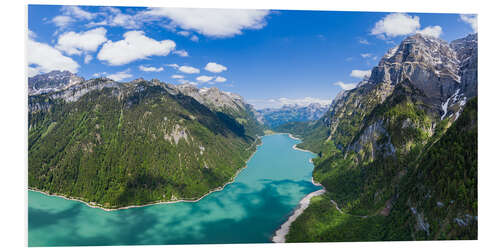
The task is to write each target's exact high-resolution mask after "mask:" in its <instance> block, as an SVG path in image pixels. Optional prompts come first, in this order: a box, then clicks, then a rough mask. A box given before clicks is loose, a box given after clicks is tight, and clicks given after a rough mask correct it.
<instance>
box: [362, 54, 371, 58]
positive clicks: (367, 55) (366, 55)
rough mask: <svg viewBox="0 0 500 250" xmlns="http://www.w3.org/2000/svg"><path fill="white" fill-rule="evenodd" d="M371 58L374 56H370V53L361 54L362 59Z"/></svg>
mask: <svg viewBox="0 0 500 250" xmlns="http://www.w3.org/2000/svg"><path fill="white" fill-rule="evenodd" d="M371 56H372V54H370V53H364V54H361V57H363V58H368V57H371Z"/></svg>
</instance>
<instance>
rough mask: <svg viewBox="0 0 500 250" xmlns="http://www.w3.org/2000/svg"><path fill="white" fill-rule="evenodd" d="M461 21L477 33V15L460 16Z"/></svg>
mask: <svg viewBox="0 0 500 250" xmlns="http://www.w3.org/2000/svg"><path fill="white" fill-rule="evenodd" d="M460 20H462V21H464V22H466V23H468V24H469V25H470V27H471V28H472V30H473V31H474V33H476V32H477V15H474V14H460Z"/></svg>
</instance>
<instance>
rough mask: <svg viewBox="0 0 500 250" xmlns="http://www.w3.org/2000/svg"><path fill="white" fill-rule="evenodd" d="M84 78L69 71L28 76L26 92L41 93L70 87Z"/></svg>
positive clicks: (31, 93)
mask: <svg viewBox="0 0 500 250" xmlns="http://www.w3.org/2000/svg"><path fill="white" fill-rule="evenodd" d="M84 80H85V79H83V78H82V77H79V76H77V75H75V74H73V73H71V72H69V71H59V70H55V71H51V72H49V73H46V74H40V75H36V76H34V77H29V78H28V93H29V94H30V95H33V94H42V93H47V92H51V91H56V90H60V89H64V88H68V87H71V86H73V85H76V84H78V83H81V82H83V81H84Z"/></svg>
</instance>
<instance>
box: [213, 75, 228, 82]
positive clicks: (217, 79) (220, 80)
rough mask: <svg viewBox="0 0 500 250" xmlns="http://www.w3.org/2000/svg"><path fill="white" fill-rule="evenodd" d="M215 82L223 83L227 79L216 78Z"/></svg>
mask: <svg viewBox="0 0 500 250" xmlns="http://www.w3.org/2000/svg"><path fill="white" fill-rule="evenodd" d="M215 81H216V82H225V81H227V79H226V78H225V77H222V76H218V77H216V78H215Z"/></svg>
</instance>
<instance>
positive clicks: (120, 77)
mask: <svg viewBox="0 0 500 250" xmlns="http://www.w3.org/2000/svg"><path fill="white" fill-rule="evenodd" d="M129 72H130V69H127V70H125V71H120V72H117V73H114V74H111V75H108V76H107V77H108V78H110V79H111V80H114V81H117V82H119V81H122V80H124V79H127V78H130V77H132V75H131V74H130V73H129Z"/></svg>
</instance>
